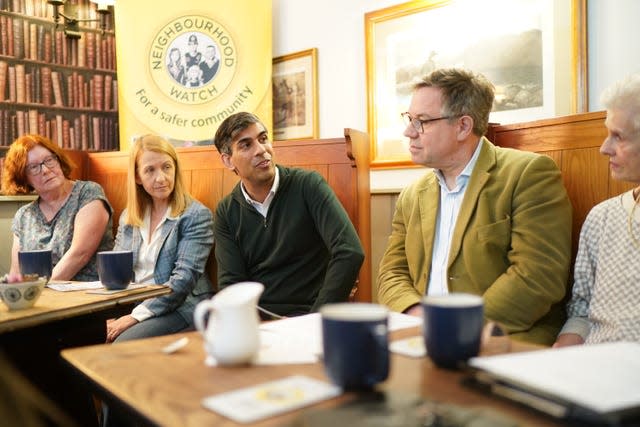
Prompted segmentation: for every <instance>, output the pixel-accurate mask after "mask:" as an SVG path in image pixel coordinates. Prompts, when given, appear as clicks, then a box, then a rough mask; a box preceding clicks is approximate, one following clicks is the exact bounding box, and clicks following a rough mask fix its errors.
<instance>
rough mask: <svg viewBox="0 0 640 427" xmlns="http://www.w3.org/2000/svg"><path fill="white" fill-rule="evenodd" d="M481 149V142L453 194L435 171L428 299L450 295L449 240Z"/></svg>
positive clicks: (439, 173)
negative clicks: (436, 189) (435, 213)
mask: <svg viewBox="0 0 640 427" xmlns="http://www.w3.org/2000/svg"><path fill="white" fill-rule="evenodd" d="M481 147H482V139H481V140H480V143H479V144H478V146H477V147H476V150H475V152H474V153H473V156H471V159H470V160H469V162H468V163H467V165H466V166H465V168H464V169H463V170H462V172H460V174H459V175H458V176H457V177H456V186H455V188H453V189H452V190H449V188H447V183H446V182H445V179H444V176H443V175H442V172H440V170H438V169H436V170H435V174H436V177H437V178H438V182H439V184H440V208H439V210H438V217H437V220H436V237H435V240H434V242H433V255H432V257H431V274H430V275H429V283H428V284H427V285H428V286H427V294H428V295H444V294H447V293H449V287H448V282H447V265H448V264H449V250H450V249H451V238H452V236H453V230H454V228H455V226H456V220H457V219H458V213H459V212H460V206H462V199H463V198H464V193H465V191H466V189H467V182H469V177H470V176H471V172H472V171H473V168H474V166H475V165H476V161H477V160H478V156H479V155H480V148H481Z"/></svg>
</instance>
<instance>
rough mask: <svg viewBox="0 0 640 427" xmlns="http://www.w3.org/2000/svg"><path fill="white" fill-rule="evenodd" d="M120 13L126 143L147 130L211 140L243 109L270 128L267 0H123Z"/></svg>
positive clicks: (180, 139) (190, 140) (176, 138)
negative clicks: (224, 122)
mask: <svg viewBox="0 0 640 427" xmlns="http://www.w3.org/2000/svg"><path fill="white" fill-rule="evenodd" d="M115 13H116V22H117V26H116V27H117V28H116V40H117V66H118V85H119V87H118V97H119V123H120V141H121V147H120V148H121V149H122V150H126V149H128V147H129V144H130V142H131V140H132V138H135V137H136V136H140V135H144V134H148V133H154V134H158V135H161V136H164V137H166V138H168V139H170V140H171V141H172V142H173V143H174V144H175V145H176V146H190V145H204V144H212V143H213V135H214V134H215V131H216V129H217V128H218V126H219V125H220V123H221V122H222V121H223V120H224V119H225V118H226V117H228V116H229V115H231V114H233V113H236V112H239V111H251V112H254V113H256V114H257V115H258V116H259V117H260V118H261V119H262V120H263V121H264V122H265V124H266V125H267V126H268V127H269V129H271V120H272V114H271V70H272V54H271V1H270V0H260V1H256V0H234V1H233V2H230V1H228V0H189V1H183V2H180V1H168V0H136V1H123V2H118V3H117V5H116V7H115Z"/></svg>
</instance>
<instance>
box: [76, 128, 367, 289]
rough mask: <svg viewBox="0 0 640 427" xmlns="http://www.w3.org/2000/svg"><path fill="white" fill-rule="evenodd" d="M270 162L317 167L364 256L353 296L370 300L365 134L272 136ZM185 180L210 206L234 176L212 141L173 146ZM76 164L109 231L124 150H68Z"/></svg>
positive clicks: (117, 205) (120, 200)
mask: <svg viewBox="0 0 640 427" xmlns="http://www.w3.org/2000/svg"><path fill="white" fill-rule="evenodd" d="M273 145H274V151H275V156H274V159H275V162H276V163H277V164H281V165H284V166H295V167H301V168H305V169H312V170H316V171H318V172H319V173H320V174H321V175H322V176H323V177H324V178H325V179H326V180H327V182H328V183H329V185H330V186H331V187H332V188H333V190H334V191H335V193H336V195H337V197H338V199H339V200H340V202H341V203H342V205H343V206H344V208H345V210H346V211H347V213H348V214H349V218H350V219H351V221H352V222H353V224H354V226H355V228H356V230H357V231H358V235H359V236H360V240H361V242H362V246H363V248H364V251H365V254H366V257H365V262H364V264H363V266H362V268H361V270H360V275H359V278H358V288H357V292H356V294H355V299H356V300H359V301H370V300H371V255H370V254H371V224H370V220H371V214H370V192H369V137H368V135H367V134H366V133H363V132H359V131H356V130H353V129H345V137H344V138H334V139H318V140H297V141H275V142H274V144H273ZM176 151H177V152H178V157H179V159H180V166H181V167H182V175H183V178H184V180H185V185H186V187H187V188H188V189H189V192H190V193H191V195H192V196H193V197H195V198H196V199H198V200H199V201H200V202H202V203H203V204H204V205H205V206H207V207H208V208H209V209H211V211H212V212H215V209H216V206H217V204H218V201H219V200H221V199H222V198H223V197H224V196H225V195H227V194H228V193H229V192H230V191H231V189H232V188H233V187H234V186H235V185H236V183H237V182H238V178H237V176H236V175H235V174H234V173H233V172H232V171H230V170H229V169H227V168H225V167H224V165H223V164H222V161H221V160H220V156H219V154H218V152H217V150H216V149H215V148H214V147H212V146H206V147H191V148H178V149H177V150H176ZM71 155H72V157H73V159H74V160H75V161H76V163H78V166H81V167H80V168H79V169H80V170H79V171H76V172H75V173H76V178H79V177H84V179H88V180H91V181H95V182H98V183H99V184H100V185H102V187H103V188H104V191H105V193H106V195H107V198H108V199H109V201H110V202H111V205H112V206H113V208H114V211H115V213H114V233H115V230H116V229H117V222H118V218H119V217H120V213H121V212H122V210H123V209H124V207H125V205H126V197H127V187H126V180H127V170H128V153H127V152H121V151H119V152H103V153H84V152H77V151H74V152H71ZM208 270H209V275H210V277H211V278H212V279H215V261H214V257H213V256H210V258H209V266H208Z"/></svg>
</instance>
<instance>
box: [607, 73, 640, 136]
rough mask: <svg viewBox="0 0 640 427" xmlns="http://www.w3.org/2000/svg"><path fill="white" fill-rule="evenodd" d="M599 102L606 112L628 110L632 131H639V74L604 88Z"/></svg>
mask: <svg viewBox="0 0 640 427" xmlns="http://www.w3.org/2000/svg"><path fill="white" fill-rule="evenodd" d="M600 101H601V102H602V105H604V108H605V109H607V110H630V113H631V114H630V120H631V125H632V126H633V131H634V132H638V131H640V73H636V74H631V75H628V76H626V77H625V78H623V79H621V80H619V81H617V82H615V83H614V84H612V85H611V86H609V87H608V88H606V89H605V90H604V91H603V92H602V95H601V96H600Z"/></svg>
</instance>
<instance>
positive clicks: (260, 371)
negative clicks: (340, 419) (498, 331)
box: [62, 328, 560, 427]
mask: <svg viewBox="0 0 640 427" xmlns="http://www.w3.org/2000/svg"><path fill="white" fill-rule="evenodd" d="M417 334H419V330H418V329H417V328H413V329H410V330H403V331H397V332H396V333H394V334H392V338H394V339H395V338H402V337H407V336H412V335H417ZM183 336H186V337H188V338H189V343H188V344H187V346H186V347H185V348H183V349H181V350H179V351H178V352H176V353H174V354H171V355H166V354H162V353H161V351H160V349H161V348H162V347H163V346H165V345H167V344H169V343H171V342H173V341H175V340H176V339H178V338H181V337H183ZM537 348H538V347H536V346H530V345H526V344H517V343H514V344H513V346H512V347H511V350H510V351H525V350H535V349H537ZM62 356H63V358H64V359H65V360H66V361H67V362H69V363H70V364H71V365H72V366H73V367H75V368H76V369H77V370H78V371H80V372H81V373H82V374H83V375H84V376H85V377H87V378H88V379H89V380H90V382H91V383H92V384H93V387H94V389H93V391H97V392H98V393H99V394H102V395H103V396H107V397H108V398H112V399H113V398H115V399H116V400H117V401H120V402H124V403H125V405H127V406H128V407H129V408H130V409H132V410H133V411H134V413H136V415H138V416H139V417H141V418H142V419H143V420H144V421H145V424H154V425H159V426H204V425H215V426H227V427H229V426H237V425H238V424H236V423H235V422H233V421H231V420H229V419H226V418H224V417H222V416H220V415H218V414H216V413H214V412H211V411H209V410H207V409H205V408H204V407H202V405H201V403H200V402H201V400H202V399H203V398H204V397H207V396H211V395H214V394H217V393H222V392H225V391H230V390H235V389H239V388H242V387H249V386H252V385H256V384H259V383H263V382H267V381H272V380H276V379H280V378H283V377H286V376H290V375H305V376H308V377H312V378H316V379H320V380H323V381H328V378H327V377H326V375H325V373H324V369H323V366H322V364H321V363H314V364H304V365H302V364H300V365H276V366H242V367H207V366H205V364H204V359H205V351H204V348H203V340H202V338H201V336H200V335H199V334H198V333H197V332H189V333H183V334H176V335H170V336H164V337H157V338H150V339H145V340H137V341H130V342H124V343H121V344H117V345H108V344H107V345H104V344H103V345H97V346H89V347H82V348H75V349H68V350H64V351H63V352H62ZM463 375H464V374H463V373H462V372H460V371H450V370H444V369H439V368H436V367H435V366H434V365H433V364H432V363H431V361H430V360H429V359H428V358H427V357H422V358H410V357H407V356H402V355H398V354H392V356H391V371H390V376H389V379H388V380H387V381H385V382H384V383H382V384H381V385H380V386H379V389H380V390H383V391H388V392H392V393H393V392H396V391H397V392H402V393H406V394H409V395H418V396H422V397H423V398H425V399H428V400H434V401H438V402H446V403H450V404H457V405H464V407H465V408H471V409H479V410H486V411H489V412H491V413H499V414H501V415H502V416H506V417H509V418H512V419H513V420H514V421H515V422H517V423H518V425H521V426H556V425H560V424H559V423H557V422H555V421H554V420H552V419H550V418H548V417H546V416H543V415H540V414H538V413H536V412H534V411H532V410H530V409H527V408H524V407H520V406H517V405H515V404H513V403H511V402H507V401H503V400H500V399H497V398H495V397H492V396H490V395H487V394H484V393H480V392H478V391H476V390H473V389H470V388H468V387H465V386H463V385H461V384H460V381H461V379H462V377H463ZM355 397H357V395H355V394H354V393H346V394H343V395H342V396H340V397H338V398H335V399H331V400H328V401H325V402H322V403H320V404H317V405H314V406H313V407H312V408H313V409H314V410H316V409H319V408H320V409H321V408H331V407H336V406H337V405H340V404H341V403H345V402H348V401H350V400H352V399H354V398H355ZM301 411H303V410H300V411H296V412H291V413H288V414H285V415H280V416H277V417H273V418H269V419H267V420H264V421H261V422H257V423H254V424H251V425H252V426H260V427H262V426H275V425H283V424H286V423H290V422H293V421H294V420H296V418H297V417H299V416H300V414H301Z"/></svg>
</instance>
